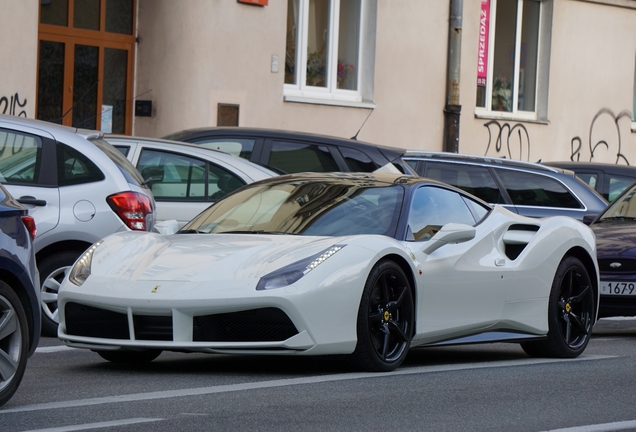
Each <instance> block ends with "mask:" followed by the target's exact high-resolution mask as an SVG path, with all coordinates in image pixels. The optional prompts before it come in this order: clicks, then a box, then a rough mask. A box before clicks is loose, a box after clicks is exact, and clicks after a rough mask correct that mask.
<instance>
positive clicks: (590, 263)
mask: <svg viewBox="0 0 636 432" xmlns="http://www.w3.org/2000/svg"><path fill="white" fill-rule="evenodd" d="M565 256H566V257H567V256H573V257H575V258H578V259H579V260H580V261H581V262H582V263H583V265H584V266H585V268H586V269H587V270H588V272H590V279H591V280H592V289H593V290H594V298H595V299H598V290H599V286H598V278H599V275H598V273H597V268H596V265H594V259H593V258H592V257H591V256H590V254H589V253H588V252H587V251H586V250H585V249H583V248H582V247H578V246H577V247H573V248H572V249H570V250H568V251H567V253H566V254H565ZM564 258H565V257H564ZM595 306H596V310H595V311H594V312H595V315H594V316H595V317H596V316H598V309H599V302H598V301H597V302H596V305H595Z"/></svg>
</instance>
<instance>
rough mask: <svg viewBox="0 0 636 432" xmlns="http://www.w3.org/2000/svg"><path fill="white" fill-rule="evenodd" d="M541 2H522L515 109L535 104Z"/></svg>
mask: <svg viewBox="0 0 636 432" xmlns="http://www.w3.org/2000/svg"><path fill="white" fill-rule="evenodd" d="M540 8H541V3H539V2H538V1H528V0H526V1H524V2H523V21H522V23H521V56H520V59H519V88H518V89H517V90H518V92H519V93H518V94H519V100H518V104H517V109H518V110H520V111H534V110H535V106H536V101H535V96H536V83H537V58H538V52H539V17H540Z"/></svg>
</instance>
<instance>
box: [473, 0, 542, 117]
mask: <svg viewBox="0 0 636 432" xmlns="http://www.w3.org/2000/svg"><path fill="white" fill-rule="evenodd" d="M498 1H502V0H490V21H489V28H488V75H487V77H486V87H485V92H486V101H485V106H484V107H480V106H476V107H475V115H476V116H477V117H482V118H495V119H499V118H505V119H515V120H522V121H537V122H544V121H546V120H547V100H548V98H547V92H548V88H547V81H548V80H547V76H548V73H549V57H550V43H551V42H550V41H551V24H550V23H551V22H552V6H553V0H516V1H517V17H516V20H517V25H516V26H515V27H516V34H515V58H514V78H513V82H514V83H515V86H517V83H518V82H519V70H520V67H519V65H520V62H521V49H520V48H519V47H520V46H521V32H522V28H521V26H520V25H519V23H521V22H522V21H523V3H524V1H539V3H540V8H541V9H540V12H539V29H538V41H537V46H538V52H537V77H536V86H535V109H534V111H520V110H518V102H519V92H518V90H516V89H514V91H513V93H512V111H497V110H493V109H491V107H492V87H493V68H494V62H495V56H494V55H493V53H494V50H495V30H496V28H497V16H496V13H495V12H496V10H497V2H498ZM504 1H505V0H504Z"/></svg>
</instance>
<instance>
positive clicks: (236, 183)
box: [208, 163, 245, 201]
mask: <svg viewBox="0 0 636 432" xmlns="http://www.w3.org/2000/svg"><path fill="white" fill-rule="evenodd" d="M243 186H245V182H244V181H243V180H241V179H240V178H238V177H237V176H236V175H235V174H233V173H231V172H229V171H228V170H226V169H224V168H221V167H220V166H216V165H214V164H212V163H211V164H209V166H208V196H209V200H210V201H216V200H219V199H221V198H223V197H224V196H225V195H227V194H229V193H230V192H234V191H235V190H237V189H238V188H240V187H243Z"/></svg>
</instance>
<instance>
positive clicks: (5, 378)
mask: <svg viewBox="0 0 636 432" xmlns="http://www.w3.org/2000/svg"><path fill="white" fill-rule="evenodd" d="M0 335H1V336H0V357H2V358H3V360H2V367H1V368H0V406H2V405H4V404H5V403H7V401H8V400H9V399H11V396H13V394H14V393H15V392H16V390H17V389H18V386H19V385H20V381H22V377H23V376H24V369H25V368H26V364H27V358H28V356H29V329H28V324H27V317H26V313H25V312H24V308H23V307H22V303H21V302H20V299H19V298H18V296H17V294H16V293H15V292H14V291H13V290H12V289H11V287H9V285H7V284H6V283H5V282H3V281H0Z"/></svg>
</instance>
